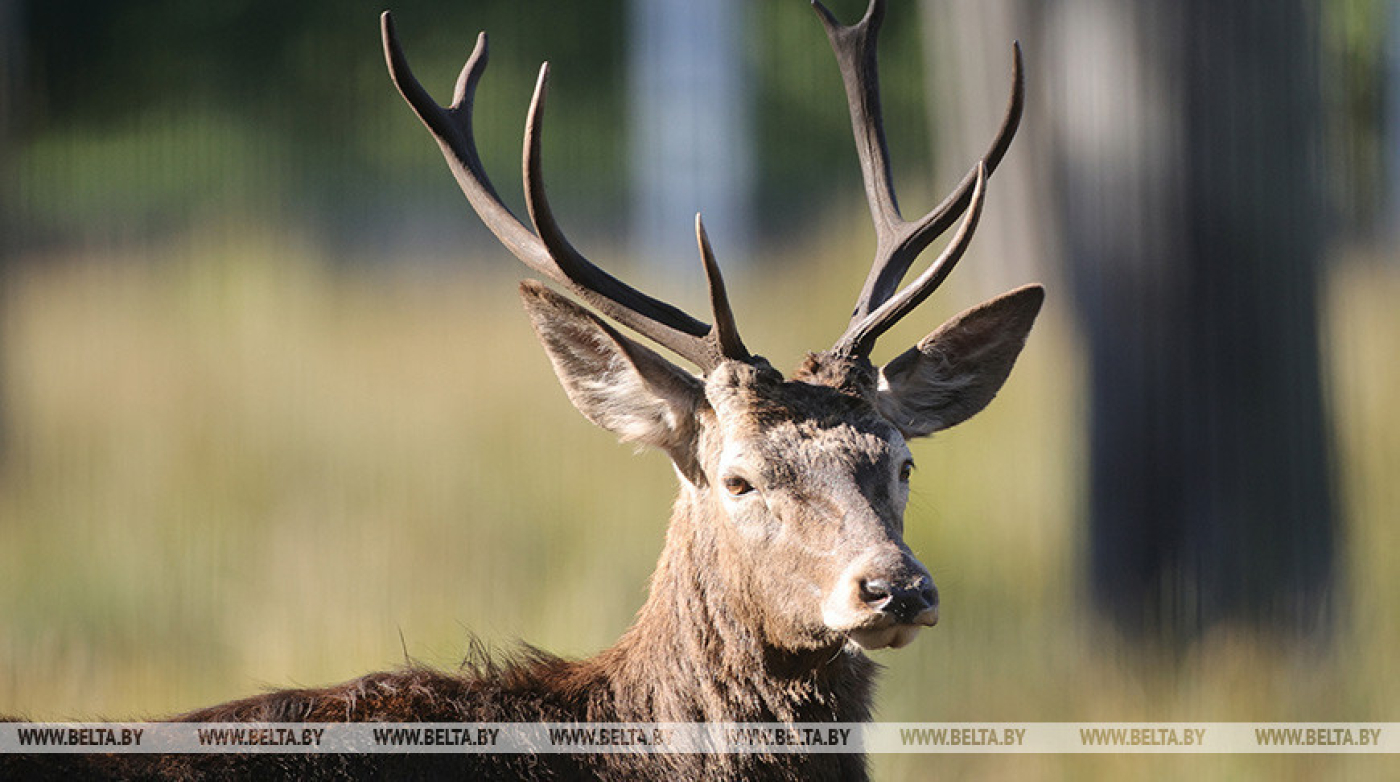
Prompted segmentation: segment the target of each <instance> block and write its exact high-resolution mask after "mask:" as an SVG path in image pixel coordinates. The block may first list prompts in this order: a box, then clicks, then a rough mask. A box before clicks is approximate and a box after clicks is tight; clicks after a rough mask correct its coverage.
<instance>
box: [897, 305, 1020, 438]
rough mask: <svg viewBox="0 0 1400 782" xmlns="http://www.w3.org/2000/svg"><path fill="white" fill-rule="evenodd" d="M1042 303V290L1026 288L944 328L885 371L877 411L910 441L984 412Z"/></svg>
mask: <svg viewBox="0 0 1400 782" xmlns="http://www.w3.org/2000/svg"><path fill="white" fill-rule="evenodd" d="M1044 300H1045V289H1044V288H1041V287H1040V286H1039V285H1027V286H1025V287H1023V288H1017V289H1016V290H1014V291H1011V292H1010V293H1004V294H1002V295H1001V296H998V297H997V298H995V299H992V300H991V301H988V302H984V303H982V304H979V305H977V306H976V307H973V308H972V309H970V310H967V311H966V312H963V313H961V314H959V315H956V316H954V317H953V318H952V319H951V320H949V321H948V322H947V323H944V324H943V325H942V326H939V327H938V330H937V331H934V332H933V333H932V334H929V335H928V336H927V337H924V338H923V339H922V340H920V341H919V344H918V345H915V346H914V347H912V348H910V349H909V350H907V351H905V352H904V353H902V354H901V355H900V356H899V357H898V358H896V359H894V360H893V361H891V362H890V363H888V364H886V365H885V366H883V367H881V368H880V387H879V390H878V392H877V396H876V406H877V407H878V408H879V410H880V413H881V414H883V415H884V416H885V417H886V418H888V419H889V420H890V421H891V422H893V423H894V425H895V426H897V427H899V429H900V431H901V432H903V434H904V436H905V437H923V436H924V435H927V434H932V433H933V432H937V431H939V430H941V429H947V428H948V427H950V426H954V425H955V424H960V423H962V422H963V421H966V420H967V419H969V418H971V417H972V416H973V415H974V414H976V413H978V412H980V411H981V410H982V408H984V407H986V406H987V403H988V402H990V401H992V397H994V396H996V394H997V391H999V390H1001V386H1002V383H1004V382H1006V377H1007V375H1009V374H1010V373H1011V367H1012V365H1013V364H1015V363H1016V357H1017V356H1019V355H1020V354H1021V348H1022V347H1023V346H1024V345H1025V344H1026V336H1027V335H1029V334H1030V331H1031V326H1032V325H1033V324H1034V323H1035V316H1036V314H1037V313H1039V312H1040V305H1041V302H1043V301H1044Z"/></svg>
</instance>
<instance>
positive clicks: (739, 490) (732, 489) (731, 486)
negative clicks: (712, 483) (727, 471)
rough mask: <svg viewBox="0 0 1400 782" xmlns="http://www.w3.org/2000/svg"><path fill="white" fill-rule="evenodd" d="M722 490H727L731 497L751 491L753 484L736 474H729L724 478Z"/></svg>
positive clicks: (740, 495)
mask: <svg viewBox="0 0 1400 782" xmlns="http://www.w3.org/2000/svg"><path fill="white" fill-rule="evenodd" d="M724 490H725V491H727V492H729V496H731V497H742V496H744V495H745V494H748V493H749V492H751V491H753V484H751V483H749V482H748V481H746V480H744V479H743V478H740V477H739V476H737V475H731V476H729V477H728V478H725V479H724Z"/></svg>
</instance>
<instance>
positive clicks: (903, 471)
mask: <svg viewBox="0 0 1400 782" xmlns="http://www.w3.org/2000/svg"><path fill="white" fill-rule="evenodd" d="M913 474H914V463H913V462H911V461H907V460H906V461H905V462H904V464H901V465H899V482H900V483H908V482H909V476H911V475H913Z"/></svg>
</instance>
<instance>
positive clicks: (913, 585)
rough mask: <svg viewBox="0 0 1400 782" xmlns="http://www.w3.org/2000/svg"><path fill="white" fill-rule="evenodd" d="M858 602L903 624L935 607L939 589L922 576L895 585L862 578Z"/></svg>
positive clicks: (879, 580) (876, 579) (884, 580)
mask: <svg viewBox="0 0 1400 782" xmlns="http://www.w3.org/2000/svg"><path fill="white" fill-rule="evenodd" d="M860 599H861V601H862V602H863V603H865V604H866V605H867V606H869V607H870V608H871V609H872V610H875V611H880V612H881V613H885V614H889V615H890V616H891V617H893V618H894V620H895V621H896V622H899V623H901V624H905V623H908V622H911V621H913V620H914V617H916V616H919V615H920V614H922V613H924V612H926V611H929V610H932V609H934V608H936V607H937V606H938V590H937V589H936V588H935V587H934V586H933V582H932V581H930V580H928V579H927V578H926V577H924V576H918V577H917V578H915V579H914V580H913V581H912V582H910V583H907V584H894V583H891V582H890V581H888V580H886V579H883V578H872V579H862V580H861V582H860Z"/></svg>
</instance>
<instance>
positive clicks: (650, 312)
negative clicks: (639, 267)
mask: <svg viewBox="0 0 1400 782" xmlns="http://www.w3.org/2000/svg"><path fill="white" fill-rule="evenodd" d="M381 29H382V33H383V38H384V55H385V60H386V62H387V63H388V66H389V75H390V78H391V79H393V82H394V84H395V86H396V87H398V90H399V93H400V94H401V95H403V97H404V100H406V101H407V102H408V104H409V106H411V107H412V108H413V110H414V112H415V113H416V114H417V115H418V117H419V119H421V120H422V121H423V124H424V125H426V126H427V128H428V130H429V132H431V133H432V135H433V137H434V138H435V139H436V140H437V142H438V146H439V147H441V149H442V153H443V157H445V158H446V159H447V164H448V167H449V168H450V169H451V170H452V173H453V176H454V177H455V178H456V179H457V184H458V185H459V186H460V187H461V189H462V192H463V193H464V194H465V195H466V196H467V200H468V201H470V202H471V205H472V208H473V209H474V210H475V211H476V213H477V215H478V216H480V217H481V219H482V222H484V223H485V224H486V227H487V228H489V229H490V230H491V232H492V233H493V234H495V235H496V238H497V239H498V240H500V242H501V244H503V245H504V246H505V247H506V249H507V250H510V252H511V253H512V254H513V255H515V256H516V257H517V258H519V259H520V260H521V261H522V262H523V263H524V264H525V265H526V266H528V267H529V268H530V269H532V270H534V271H536V272H538V273H540V274H543V275H545V276H546V277H548V278H550V279H551V280H554V281H555V282H557V283H559V284H560V285H563V286H565V287H566V288H568V289H569V290H571V291H573V292H574V293H575V294H577V295H578V296H580V297H581V298H583V299H584V300H585V301H586V302H588V303H589V304H590V305H592V306H593V307H595V308H596V309H598V310H599V311H600V312H602V313H603V314H605V315H607V316H608V317H610V318H612V319H613V320H615V321H617V322H618V323H621V324H622V325H624V326H627V327H628V328H630V329H632V330H633V331H636V332H637V333H639V334H641V335H642V336H645V337H647V338H649V339H651V340H653V341H655V342H656V343H657V344H659V345H661V346H663V347H665V348H668V349H670V350H672V351H674V352H675V353H676V354H677V355H679V356H681V357H683V358H685V359H687V360H689V361H691V362H694V363H695V364H696V365H698V366H699V367H700V368H701V369H702V371H704V372H706V373H708V372H710V371H711V370H713V369H714V368H715V367H716V366H718V365H719V364H720V362H722V361H724V360H726V359H739V360H747V359H748V353H747V352H744V351H742V343H739V342H738V340H737V331H734V330H733V320H732V318H733V316H732V313H730V312H729V307H728V302H727V301H723V285H722V284H721V285H720V287H719V291H720V293H719V299H717V300H716V301H715V303H716V307H717V309H716V319H717V320H719V321H725V320H726V319H727V321H728V322H727V324H726V325H725V326H723V327H721V326H720V325H719V324H718V323H717V324H716V326H714V327H712V326H710V325H708V324H706V323H703V322H701V321H699V320H696V319H695V318H693V317H691V316H690V315H688V314H686V313H685V312H683V311H681V310H680V309H678V308H676V307H674V306H672V305H670V304H667V303H665V302H663V301H660V300H657V299H654V298H652V297H651V296H648V295H646V294H644V293H642V292H641V291H638V290H637V289H635V288H633V287H631V286H630V285H627V284H626V283H624V282H622V281H621V280H619V279H617V278H616V277H614V276H612V275H611V274H609V273H607V272H606V271H603V270H602V269H600V268H598V267H597V266H596V265H594V264H593V263H592V262H590V261H589V260H588V259H587V258H585V257H584V256H583V255H582V254H581V253H579V252H578V251H577V250H576V249H574V247H573V246H572V245H571V244H570V243H569V241H568V239H567V238H565V236H564V233H563V231H562V230H560V228H559V225H558V223H557V221H556V220H555V219H554V214H553V211H552V210H551V209H550V207H549V202H548V200H547V198H546V196H545V190H544V183H543V175H542V173H541V164H540V133H541V131H540V128H541V126H542V121H541V118H542V117H543V112H544V97H545V93H546V87H547V84H548V78H549V66H548V64H545V65H544V66H542V67H541V68H540V76H539V80H538V81H537V82H536V85H535V93H534V96H533V97H532V99H531V101H530V113H529V117H528V119H527V121H526V125H525V143H524V159H523V163H522V166H523V168H524V179H525V198H526V203H527V206H528V209H529V212H530V220H531V223H532V224H533V226H534V229H535V230H534V232H531V230H530V229H529V228H527V227H526V226H525V224H524V223H522V222H521V221H520V220H519V219H518V218H517V217H516V216H515V215H514V214H513V213H512V212H511V211H510V209H509V208H508V207H507V206H506V205H505V204H504V203H503V202H502V201H501V199H500V197H499V196H498V195H497V193H496V190H495V188H494V187H493V186H492V184H491V181H490V179H489V178H488V177H487V176H486V171H485V169H484V167H483V166H482V165H481V159H480V156H479V155H478V153H477V150H476V140H475V137H474V135H473V132H472V101H473V99H474V96H475V92H476V85H477V82H478V81H479V80H480V78H481V74H482V72H483V71H484V70H485V68H486V60H487V46H486V34H485V33H482V34H481V35H480V36H478V38H477V44H476V48H475V49H474V50H473V51H472V54H471V57H470V58H468V60H467V63H466V65H465V66H464V67H463V69H462V74H461V76H459V77H458V80H457V85H456V89H455V91H454V95H453V101H452V105H451V106H449V107H447V108H443V107H441V106H439V105H437V103H436V102H435V101H434V100H433V99H432V97H431V96H429V95H428V92H427V91H426V90H425V89H423V87H422V85H421V84H419V82H418V80H417V78H415V77H414V75H413V72H412V71H411V70H410V69H409V66H408V61H407V58H406V57H405V56H404V54H403V49H402V47H401V46H400V44H399V41H398V36H397V34H396V32H395V29H394V22H393V17H392V16H391V15H390V13H389V12H388V11H385V12H384V14H383V15H382V16H381ZM712 262H713V259H712V258H711V259H709V260H707V261H706V272H707V275H709V273H710V268H709V267H710V266H711V265H712ZM713 279H714V278H713V277H711V280H712V282H711V286H712V298H713ZM721 310H722V312H721ZM726 331H732V332H733V335H734V339H732V340H730V339H728V338H727V337H725V336H723V335H724V334H725V332H726ZM735 345H737V346H738V351H739V352H737V353H736V352H734V346H735Z"/></svg>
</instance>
